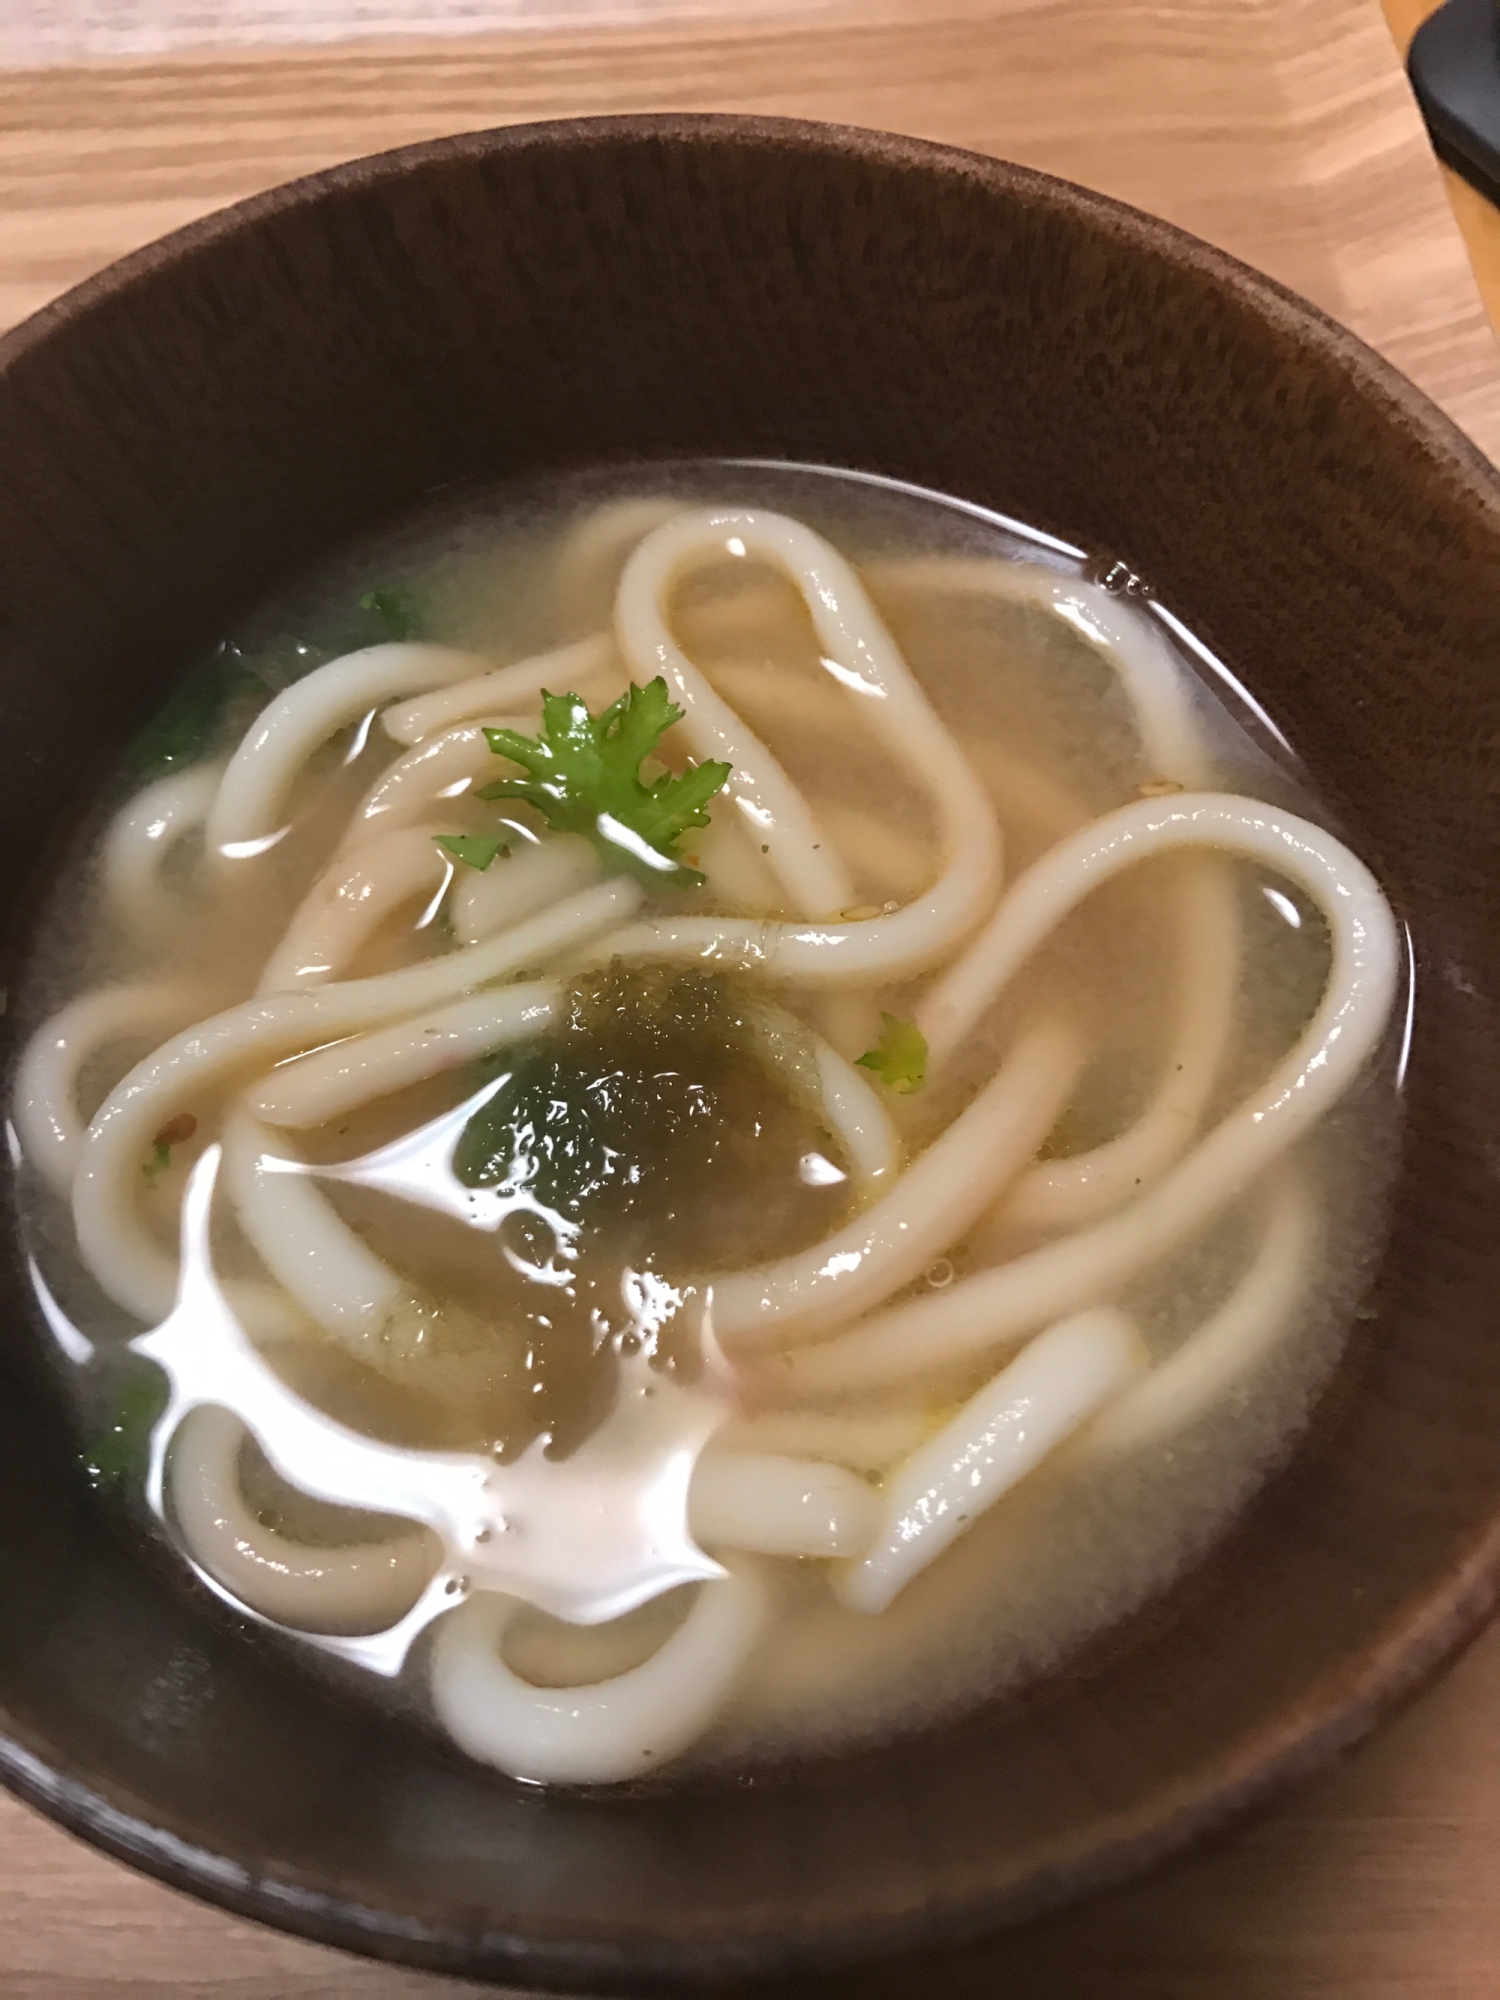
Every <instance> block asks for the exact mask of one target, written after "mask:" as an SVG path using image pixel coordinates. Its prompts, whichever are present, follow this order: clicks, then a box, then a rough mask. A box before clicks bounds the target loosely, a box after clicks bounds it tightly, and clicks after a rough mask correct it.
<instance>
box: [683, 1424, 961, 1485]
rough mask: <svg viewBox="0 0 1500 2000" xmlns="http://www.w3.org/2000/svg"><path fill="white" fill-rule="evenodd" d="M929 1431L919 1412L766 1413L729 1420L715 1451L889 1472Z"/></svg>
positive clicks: (910, 1452)
mask: <svg viewBox="0 0 1500 2000" xmlns="http://www.w3.org/2000/svg"><path fill="white" fill-rule="evenodd" d="M932 1428H933V1427H932V1425H931V1423H930V1422H929V1421H928V1419H927V1415H926V1413H925V1411H922V1410H920V1409H902V1410H766V1411H763V1412H760V1413H757V1414H755V1415H749V1416H742V1417H731V1419H730V1420H729V1422H728V1423H727V1424H726V1425H725V1426H724V1428H723V1429H722V1430H721V1431H720V1432H719V1433H718V1435H717V1437H716V1438H715V1440H714V1444H715V1449H716V1450H723V1451H743V1452H771V1453H776V1454H782V1455H785V1456H786V1457H788V1458H822V1459H827V1460H828V1461H829V1462H830V1463H832V1464H834V1465H847V1466H850V1467H851V1468H852V1469H853V1470H854V1471H855V1472H888V1471H889V1470H890V1469H891V1467H892V1466H893V1465H895V1464H897V1463H898V1462H899V1461H900V1460H901V1459H903V1458H909V1457H910V1456H911V1454H912V1453H913V1452H914V1451H915V1450H916V1448H917V1446H918V1445H919V1444H921V1443H923V1442H924V1440H925V1439H927V1438H929V1437H930V1436H931V1435H932Z"/></svg>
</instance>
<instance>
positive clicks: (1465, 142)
mask: <svg viewBox="0 0 1500 2000" xmlns="http://www.w3.org/2000/svg"><path fill="white" fill-rule="evenodd" d="M1406 67H1407V71H1408V73H1409V75H1410V77H1411V84H1412V89H1413V90H1414V91H1415V92H1416V95H1417V102H1418V104H1419V105H1420V106H1421V107H1422V116H1423V117H1424V118H1425V119H1426V121H1427V130H1428V132H1429V133H1430V134H1431V136H1432V145H1433V150H1434V152H1436V154H1437V156H1438V158H1439V159H1440V160H1442V161H1444V162H1445V164H1446V165H1448V166H1450V167H1452V169H1453V171H1454V172H1455V173H1457V174H1462V175H1463V177H1464V179H1465V180H1466V181H1468V182H1469V183H1470V184H1471V185H1472V186H1474V187H1476V188H1478V190H1479V192H1480V193H1481V194H1482V195H1485V196H1486V197H1487V198H1488V199H1489V200H1490V201H1492V202H1494V203H1495V204H1496V206H1497V207H1500V0H1447V4H1446V5H1445V6H1442V7H1439V9H1438V10H1437V12H1436V13H1435V14H1432V15H1429V16H1428V18H1427V20H1425V21H1424V22H1423V23H1422V25H1421V27H1420V28H1418V30H1417V32H1416V35H1415V36H1414V37H1413V40H1412V45H1411V51H1410V53H1409V54H1408V56H1407V59H1406Z"/></svg>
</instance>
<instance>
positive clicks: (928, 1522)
mask: <svg viewBox="0 0 1500 2000" xmlns="http://www.w3.org/2000/svg"><path fill="white" fill-rule="evenodd" d="M1140 1364H1141V1343H1140V1338H1139V1336H1138V1335H1137V1333H1136V1331H1135V1329H1134V1327H1133V1326H1132V1325H1131V1324H1130V1321H1129V1320H1128V1319H1126V1318H1125V1316H1124V1314H1123V1313H1118V1312H1115V1311H1113V1310H1111V1309H1108V1308H1104V1309H1101V1310H1097V1311H1094V1312H1085V1313H1078V1314H1076V1315H1075V1316H1074V1317H1073V1318H1071V1319H1065V1320H1061V1321H1059V1323H1058V1324H1057V1325H1056V1326H1052V1327H1049V1328H1048V1329H1047V1331H1046V1332H1045V1333H1042V1334H1038V1336H1037V1338H1036V1339H1035V1340H1033V1341H1032V1342H1031V1344H1030V1345H1029V1346H1028V1347H1027V1348H1026V1349H1025V1350H1024V1351H1023V1352H1022V1353H1021V1354H1019V1355H1017V1357H1016V1359H1015V1360H1014V1361H1012V1362H1011V1364H1010V1366H1009V1367H1008V1368H1003V1369H1002V1370H1001V1371H1000V1373H999V1374H998V1375H997V1376H996V1377H995V1378H994V1380H993V1381H992V1382H987V1383H986V1384H985V1386H984V1388H982V1389H981V1390H980V1391H979V1393H978V1394H977V1395H976V1396H972V1397H970V1399H969V1401H968V1402H967V1403H965V1404H964V1406H963V1408H962V1409H961V1410H960V1411H959V1413H958V1415H957V1416H956V1417H954V1418H953V1420H952V1421H951V1422H950V1423H947V1424H945V1425H944V1426H943V1428H942V1429H941V1430H940V1431H939V1432H938V1434H937V1436H936V1437H934V1438H932V1439H931V1440H929V1442H928V1443H926V1444H924V1445H923V1446H922V1447H921V1449H920V1450H918V1451H915V1452H913V1454H912V1456H911V1457H910V1458H909V1459H908V1460H907V1461H906V1463H905V1464H904V1465H902V1466H900V1467H899V1468H898V1469H897V1470H896V1471H895V1472H894V1473H893V1474H892V1475H891V1477H890V1478H889V1479H888V1480H887V1481H886V1487H885V1496H884V1519H883V1520H882V1523H881V1526H880V1529H879V1531H878V1533H877V1535H876V1537H875V1540H874V1545H873V1547H872V1548H871V1549H870V1550H869V1552H868V1553H867V1554H866V1555H865V1556H863V1557H862V1558H861V1559H860V1561H858V1562H856V1563H853V1564H851V1565H850V1567H849V1568H848V1569H847V1570H845V1571H844V1572H843V1573H842V1574H841V1575H840V1576H839V1577H838V1578H837V1580H836V1581H835V1584H834V1589H835V1591H836V1592H837V1593H838V1596H839V1598H840V1600H841V1602H843V1603H844V1604H847V1605H848V1607H849V1608H850V1610H851V1611H869V1612H876V1611H884V1610H885V1608H886V1606H887V1605H888V1604H889V1603H890V1602H891V1600H892V1599H893V1598H894V1597H895V1596H896V1595H897V1593H898V1592H900V1591H902V1590H904V1589H905V1588H906V1586H907V1584H909V1583H910V1582H911V1580H912V1578H913V1577H914V1576H917V1575H918V1574H919V1573H920V1572H921V1571H922V1570H924V1569H926V1567H927V1566H928V1564H929V1563H931V1562H935V1561H936V1559H937V1558H938V1557H939V1556H940V1555H941V1554H942V1553H943V1551H944V1550H945V1549H947V1548H950V1547H951V1546H952V1544H953V1543H954V1542H956V1541H957V1540H958V1538H959V1536H960V1535H962V1534H963V1533H964V1532H965V1531H966V1530H967V1529H968V1528H970V1527H972V1526H973V1524H974V1522H975V1521H977V1520H978V1518H979V1516H980V1515H981V1514H983V1513H984V1512H985V1511H986V1510H987V1509H988V1508H990V1507H993V1506H994V1504H995V1502H996V1501H997V1500H998V1499H1000V1498H1001V1496H1002V1495H1003V1494H1006V1493H1008V1492H1010V1490H1011V1488H1012V1487H1014V1486H1015V1485H1016V1484H1017V1483H1018V1482H1019V1481H1020V1480H1022V1479H1024V1478H1025V1476H1026V1474H1027V1473H1028V1472H1030V1471H1031V1470H1032V1468H1033V1467H1034V1466H1037V1465H1039V1464H1040V1463H1041V1461H1042V1460H1043V1459H1044V1458H1045V1457H1046V1456H1047V1454H1048V1453H1049V1452H1051V1451H1053V1450H1055V1449H1056V1447H1057V1446H1058V1445H1059V1444H1061V1443H1062V1442H1063V1440H1064V1439H1065V1438H1066V1437H1068V1436H1069V1435H1070V1434H1071V1433H1072V1432H1073V1431H1075V1430H1076V1429H1077V1428H1078V1426H1079V1425H1080V1424H1081V1423H1083V1422H1085V1420H1086V1419H1087V1418H1089V1417H1091V1416H1092V1415H1093V1414H1094V1412H1095V1410H1097V1409H1098V1408H1099V1407H1100V1405H1101V1404H1103V1403H1104V1402H1105V1401H1106V1399H1107V1398H1108V1397H1110V1396H1112V1395H1114V1394H1116V1393H1118V1391H1119V1390H1120V1389H1121V1388H1122V1387H1123V1386H1124V1384H1125V1383H1126V1382H1128V1381H1129V1380H1130V1377H1131V1376H1132V1374H1133V1373H1134V1372H1135V1371H1136V1369H1137V1368H1138V1367H1139V1366H1140Z"/></svg>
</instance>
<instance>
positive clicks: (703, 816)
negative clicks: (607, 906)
mask: <svg viewBox="0 0 1500 2000" xmlns="http://www.w3.org/2000/svg"><path fill="white" fill-rule="evenodd" d="M681 719H682V710H681V709H680V708H678V707H677V706H676V704H675V703H674V702H673V700H672V698H671V696H670V695H669V694H668V693H667V684H666V682H665V681H664V680H663V679H661V678H660V676H658V678H657V679H656V680H654V681H651V682H649V683H648V684H647V685H646V686H645V687H636V686H633V685H632V686H631V687H629V688H627V689H626V691H625V693H624V694H623V695H621V697H620V699H619V700H618V701H617V702H614V703H612V704H611V706H610V707H608V708H607V709H605V711H604V713H603V714H602V715H590V714H589V711H588V707H587V705H586V704H585V703H584V701H583V700H582V699H581V698H580V697H579V696H578V695H576V694H544V695H543V696H542V733H541V735H540V736H522V735H521V734H520V733H519V732H518V731H516V730H514V729H486V731H485V732H484V733H485V735H486V736H487V737H488V738H489V744H490V748H491V749H492V750H493V751H494V752H495V753H496V754H497V755H498V756H501V757H508V758H509V759H510V761H511V762H512V763H513V764H519V765H520V766H521V768H522V770H523V771H526V772H527V773H528V774H529V775H528V776H527V777H525V778H515V779H505V780H503V781H502V782H501V783H499V784H495V785H487V786H486V787H485V788H484V790H483V791H482V792H480V794H479V796H480V798H482V799H522V800H524V801H525V802H526V804H528V805H531V806H535V807H536V809H537V811H538V812H540V813H541V814H542V815H543V817H544V818H545V819H546V821H547V823H548V825H549V826H550V827H552V828H553V830H554V831H555V832H558V833H582V834H586V835H587V836H588V838H589V839H590V840H592V841H593V843H594V845H595V847H597V848H598V850H599V852H600V854H601V855H603V857H604V859H605V860H606V861H607V862H608V863H609V864H610V866H611V867H613V868H626V869H629V870H630V871H631V872H632V873H634V874H637V875H639V876H640V877H641V878H642V880H643V881H647V882H655V883H658V884H661V883H671V884H672V885H673V886H674V887H678V888H686V887H692V888H696V887H697V886H698V885H699V884H700V883H701V882H702V880H703V877H702V876H701V875H700V874H699V873H698V871H697V870H696V869H695V868H693V867H692V866H691V865H690V864H689V863H688V862H685V861H683V860H682V859H681V857H680V856H679V855H678V853H677V842H678V841H679V840H680V839H681V838H682V836H683V834H684V833H686V832H687V830H688V828H689V827H694V826H707V825H708V802H709V800H710V799H711V798H712V797H713V796H714V794H715V793H716V792H717V791H720V790H721V789H722V788H723V786H724V783H725V781H726V780H727V779H728V777H729V771H730V766H729V765H728V764H724V763H720V762H718V761H716V760H714V759H709V760H707V761H706V762H704V763H702V764H689V765H688V767H687V769H686V770H685V771H684V772H683V774H682V775H681V777H676V778H674V777H673V776H671V774H670V773H668V772H663V773H662V774H661V775H660V776H659V777H656V778H653V779H651V781H650V782H649V783H647V782H646V781H645V780H644V779H643V778H642V777H641V764H642V762H643V761H644V760H645V759H646V758H647V757H649V756H650V755H651V754H652V752H653V751H654V750H655V748H656V746H657V744H658V743H659V742H660V741H661V739H662V737H663V736H664V735H665V734H666V732H667V731H668V730H669V729H670V728H671V727H672V724H673V723H674V722H680V721H681Z"/></svg>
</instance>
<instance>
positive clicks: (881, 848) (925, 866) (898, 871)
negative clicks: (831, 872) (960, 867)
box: [823, 806, 937, 902]
mask: <svg viewBox="0 0 1500 2000" xmlns="http://www.w3.org/2000/svg"><path fill="white" fill-rule="evenodd" d="M823 819H824V823H825V824H826V826H827V828H828V831H829V832H830V833H831V834H832V835H833V838H834V843H835V845H836V846H837V847H838V849H839V852H840V853H841V854H842V855H843V856H844V858H845V859H846V861H847V862H848V864H849V866H850V867H851V868H853V869H855V870H857V872H858V873H859V874H861V875H863V876H864V877H865V878H866V879H867V880H869V881H871V882H873V883H874V885H875V892H876V893H877V894H883V895H885V896H890V897H895V898H898V899H900V900H901V901H903V902H910V901H911V899H912V897H913V896H918V895H920V894H921V892H922V890H923V889H925V888H926V886H927V884H928V883H929V882H930V881H931V880H932V878H933V876H934V874H935V873H936V872H937V871H936V868H935V866H934V860H933V855H932V853H931V851H930V850H929V848H928V847H927V846H926V845H925V843H924V842H922V841H920V840H918V839H917V837H916V835H915V834H911V833H904V832H903V831H902V829H901V828H900V827H899V826H893V825H892V824H891V822H890V821H889V820H885V819H880V818H879V817H878V816H877V815H876V814H875V813H872V812H861V811H860V810H859V809H858V807H857V806H828V807H825V809H824V812H823Z"/></svg>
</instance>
